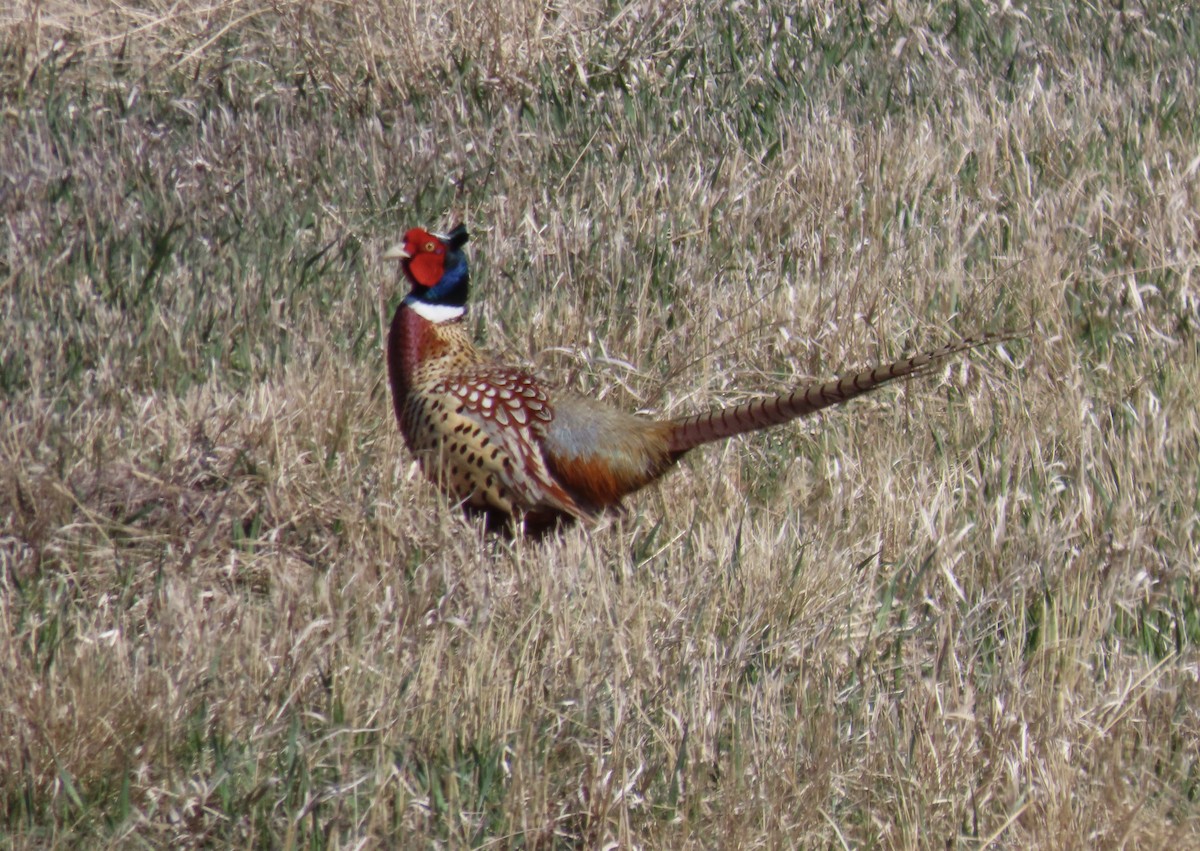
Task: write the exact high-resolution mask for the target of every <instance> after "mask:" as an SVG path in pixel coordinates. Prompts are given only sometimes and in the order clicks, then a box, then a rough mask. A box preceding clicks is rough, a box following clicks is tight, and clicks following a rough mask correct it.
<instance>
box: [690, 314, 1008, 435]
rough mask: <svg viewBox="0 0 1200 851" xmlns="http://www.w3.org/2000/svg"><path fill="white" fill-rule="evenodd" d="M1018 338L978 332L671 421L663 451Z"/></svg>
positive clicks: (838, 399)
mask: <svg viewBox="0 0 1200 851" xmlns="http://www.w3.org/2000/svg"><path fill="white" fill-rule="evenodd" d="M1022 336H1024V334H1023V333H1020V332H1018V333H1008V332H1002V333H996V334H983V335H981V336H979V337H974V338H968V339H966V340H963V341H962V342H959V343H951V344H950V345H948V346H942V347H941V348H940V349H933V350H931V351H928V352H922V353H920V354H916V355H913V356H912V357H910V358H906V359H904V360H898V361H896V362H894V363H890V364H884V365H882V366H876V367H874V368H872V369H865V370H863V371H861V372H856V373H854V374H852V375H847V376H845V377H844V378H838V379H834V380H832V381H826V382H824V383H816V384H807V385H805V386H803V387H798V388H796V389H795V390H793V391H791V392H790V393H781V394H779V395H778V396H772V397H769V398H766V399H754V400H753V401H750V402H744V403H742V404H740V405H734V406H732V407H728V408H718V409H717V410H714V411H709V412H707V413H704V414H697V415H695V416H691V417H682V418H680V419H676V420H671V421H670V424H671V425H672V427H673V428H672V430H671V436H670V441H669V443H668V451H669V452H670V453H671V455H672V457H676V458H677V457H679V456H680V455H682V454H683V453H685V452H687V451H688V450H690V449H695V448H696V447H697V446H700V445H702V444H705V443H711V442H712V441H714V440H723V439H725V438H727V437H734V436H735V435H739V434H745V433H747V432H751V431H758V430H759V429H764V428H769V427H771V426H775V425H781V424H782V423H786V422H788V421H790V420H794V419H796V418H798V417H803V416H805V415H806V414H811V413H813V412H814V411H819V410H821V409H822V408H828V407H831V406H833V405H840V404H841V403H842V402H848V401H849V400H851V399H853V398H854V397H855V396H861V395H863V394H864V393H870V392H871V391H872V390H875V389H876V388H878V387H881V386H883V385H884V384H887V383H888V382H890V381H895V380H896V379H898V378H908V377H911V376H914V375H919V374H921V373H923V372H925V371H927V370H928V369H930V368H931V367H933V366H935V365H937V364H938V363H940V362H942V361H944V360H946V359H947V358H949V357H953V356H954V355H957V354H960V353H961V352H965V351H967V350H969V349H974V348H976V347H978V346H986V345H991V344H995V343H1001V342H1004V341H1006V340H1012V339H1015V338H1018V337H1022Z"/></svg>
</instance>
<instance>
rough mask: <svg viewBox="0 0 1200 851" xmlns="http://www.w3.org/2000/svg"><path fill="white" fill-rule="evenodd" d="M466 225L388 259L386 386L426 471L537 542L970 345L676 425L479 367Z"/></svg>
mask: <svg viewBox="0 0 1200 851" xmlns="http://www.w3.org/2000/svg"><path fill="white" fill-rule="evenodd" d="M466 242H467V230H466V228H465V227H464V226H463V225H461V224H460V225H459V226H457V227H456V228H454V229H453V230H452V231H450V233H448V234H446V235H438V234H432V233H428V232H426V231H424V230H421V229H419V228H414V229H413V230H410V231H409V232H408V233H406V234H405V235H404V240H403V241H402V242H401V243H399V244H398V245H396V246H394V247H393V248H391V249H389V250H388V251H386V252H385V253H384V255H383V257H384V259H388V260H399V261H400V268H401V269H402V270H403V271H404V275H405V277H406V278H407V279H408V282H409V284H411V286H412V290H411V291H410V292H409V294H408V296H407V297H406V298H405V299H404V301H403V302H401V304H400V306H399V307H398V308H397V309H396V313H395V315H394V316H393V318H392V325H391V330H390V332H389V334H388V353H387V363H388V377H389V380H390V382H391V386H392V403H393V406H394V408H395V412H396V419H397V420H398V421H399V423H400V431H401V432H402V433H403V435H404V440H405V442H406V443H407V444H408V447H409V449H410V450H412V452H413V454H414V455H415V456H416V458H417V460H418V461H419V463H420V465H421V468H422V469H423V470H424V472H425V474H426V475H427V476H428V477H429V478H430V479H432V480H433V481H434V482H435V483H436V484H438V485H439V486H440V487H441V488H442V490H443V491H445V492H446V493H448V494H449V495H450V496H451V497H452V498H454V499H455V500H457V501H459V502H460V503H461V504H462V506H463V507H464V508H465V509H466V510H467V511H468V513H482V514H484V515H485V516H486V518H487V521H488V526H489V528H491V529H494V530H495V529H499V530H504V529H510V530H511V529H513V528H514V526H516V527H519V526H521V525H522V524H523V526H524V530H525V532H527V533H529V534H540V533H544V532H545V531H547V530H548V529H552V528H554V527H555V526H557V525H559V524H560V523H563V522H572V521H574V520H591V519H593V518H595V517H596V516H597V515H598V514H600V513H601V512H602V511H603V510H605V509H606V508H610V507H613V506H616V505H617V504H618V503H619V502H620V500H621V498H622V497H624V496H625V495H627V494H630V493H632V492H634V491H636V490H638V489H639V488H642V487H644V486H645V485H647V484H649V483H650V482H653V481H654V480H655V479H657V478H659V477H660V476H662V475H663V474H664V473H666V472H667V471H668V470H669V469H671V467H672V466H673V465H674V464H675V462H676V461H678V460H679V458H680V457H681V456H682V455H683V454H684V453H685V452H687V451H688V450H690V449H694V448H695V447H697V446H700V445H701V444H704V443H709V442H712V441H716V440H722V439H724V438H728V437H733V436H734V435H738V434H744V433H746V432H750V431H756V430H758V429H763V428H768V427H770V426H774V425H779V424H781V423H785V422H788V421H789V420H793V419H795V418H797V417H801V416H804V415H805V414H808V413H811V412H813V411H817V410H820V409H821V408H826V407H829V406H830V405H837V404H840V403H842V402H845V401H847V400H849V399H853V398H854V397H855V396H859V395H862V394H863V393H867V392H869V391H871V390H874V389H875V388H877V387H879V386H881V385H883V384H886V383H887V382H889V381H892V380H894V379H897V378H903V377H905V376H910V375H913V374H915V373H919V372H921V371H923V370H925V369H926V368H928V367H929V366H930V365H932V364H934V363H936V362H938V361H941V360H944V359H945V358H948V357H950V356H952V355H954V354H957V353H959V352H962V351H964V350H966V349H969V348H971V347H973V346H976V345H979V344H980V343H984V342H990V341H992V340H994V339H996V338H993V337H985V338H982V339H980V340H965V341H964V342H961V343H956V344H953V345H948V346H944V347H942V348H940V349H934V350H933V351H929V352H925V353H923V354H918V355H914V356H913V357H911V358H908V359H906V360H899V361H896V362H895V363H891V364H887V365H883V366H877V367H874V368H872V369H868V370H864V371H862V372H858V373H855V374H853V375H849V376H847V377H845V378H841V379H836V380H832V381H827V382H824V383H819V384H812V385H808V386H804V387H799V388H797V389H795V390H792V391H791V392H788V393H781V394H779V395H777V396H773V397H769V398H765V399H755V400H753V401H750V402H744V403H742V404H740V405H733V406H730V407H726V408H718V409H716V410H713V411H709V412H708V413H704V414H697V415H695V416H690V417H683V418H680V419H674V420H652V419H648V418H646V417H640V416H636V415H634V414H627V413H624V412H622V411H618V410H615V409H613V408H611V407H609V406H607V405H604V404H601V403H599V402H596V401H594V400H591V399H586V398H583V397H582V396H577V395H574V394H571V393H568V392H564V391H558V390H552V389H551V388H550V387H549V386H548V385H546V384H543V383H542V381H541V380H540V379H538V378H536V377H535V376H533V375H530V374H529V373H528V372H525V371H523V370H521V369H519V368H516V367H512V366H506V365H504V364H500V363H495V362H493V361H491V360H488V359H486V358H485V357H483V356H482V355H481V354H480V352H479V351H477V350H476V348H475V346H474V345H473V344H472V343H471V340H470V338H469V337H468V336H467V331H466V329H465V327H464V325H463V317H464V316H465V314H466V304H467V291H468V288H469V275H468V271H467V258H466V255H465V253H464V252H463V246H464V245H465V244H466Z"/></svg>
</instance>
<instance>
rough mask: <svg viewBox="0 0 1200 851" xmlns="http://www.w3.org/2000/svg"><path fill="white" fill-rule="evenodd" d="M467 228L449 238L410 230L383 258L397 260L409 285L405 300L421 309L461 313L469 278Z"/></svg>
mask: <svg viewBox="0 0 1200 851" xmlns="http://www.w3.org/2000/svg"><path fill="white" fill-rule="evenodd" d="M467 238H468V234H467V228H466V226H465V225H461V224H460V225H458V226H457V227H455V228H454V229H453V230H452V231H450V233H448V234H435V233H429V232H428V231H424V230H421V229H420V228H413V229H412V230H410V231H409V232H408V233H406V234H405V235H404V239H403V240H402V241H401V242H400V243H398V244H397V245H394V246H392V247H391V248H389V249H388V250H387V251H385V252H384V254H383V259H385V260H399V261H400V268H401V269H402V270H403V271H404V277H406V278H407V279H408V282H409V284H411V285H412V290H411V291H410V292H409V294H408V299H410V300H412V301H415V302H418V303H420V304H423V305H434V306H438V307H446V308H452V309H458V312H459V313H460V314H461V312H462V309H463V308H465V306H466V304H467V292H468V290H469V289H470V274H469V272H468V270H467V255H466V253H465V252H464V251H463V246H464V245H466V243H467Z"/></svg>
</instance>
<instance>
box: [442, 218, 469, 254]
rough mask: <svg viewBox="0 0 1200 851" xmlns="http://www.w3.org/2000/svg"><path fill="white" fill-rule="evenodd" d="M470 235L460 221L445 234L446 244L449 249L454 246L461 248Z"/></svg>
mask: <svg viewBox="0 0 1200 851" xmlns="http://www.w3.org/2000/svg"><path fill="white" fill-rule="evenodd" d="M470 236H471V235H470V234H469V233H467V226H466V225H464V224H462V223H461V222H460V223H459V224H457V225H455V226H454V229H453V230H451V231H450V233H448V234H446V239H445V243H446V246H447V247H448V248H450V249H451V250H453V249H455V248H462V247H463V246H464V245H466V244H467V240H468V239H470Z"/></svg>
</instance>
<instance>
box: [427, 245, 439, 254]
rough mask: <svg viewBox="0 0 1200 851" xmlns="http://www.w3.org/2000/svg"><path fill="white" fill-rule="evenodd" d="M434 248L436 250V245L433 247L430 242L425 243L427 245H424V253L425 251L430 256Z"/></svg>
mask: <svg viewBox="0 0 1200 851" xmlns="http://www.w3.org/2000/svg"><path fill="white" fill-rule="evenodd" d="M435 248H437V246H436V245H434V244H433V243H432V242H427V243H425V251H426V252H428V253H429V254H432V253H433V250H434V249H435Z"/></svg>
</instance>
